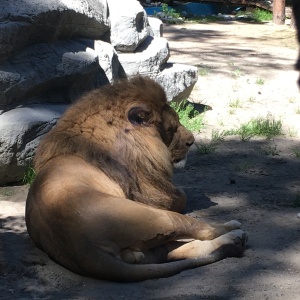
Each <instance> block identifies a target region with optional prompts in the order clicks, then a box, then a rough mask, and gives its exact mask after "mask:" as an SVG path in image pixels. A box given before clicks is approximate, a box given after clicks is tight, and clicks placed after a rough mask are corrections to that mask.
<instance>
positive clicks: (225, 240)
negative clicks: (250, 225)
mask: <svg viewBox="0 0 300 300" xmlns="http://www.w3.org/2000/svg"><path fill="white" fill-rule="evenodd" d="M247 241H248V235H247V233H246V232H245V231H244V230H241V229H235V230H233V231H230V232H228V233H226V234H223V235H221V236H220V237H218V238H216V239H215V240H214V242H215V243H216V245H215V246H216V248H217V250H216V251H218V252H220V254H221V255H222V256H223V257H232V256H239V255H241V254H242V252H243V250H244V249H245V247H246V244H247Z"/></svg>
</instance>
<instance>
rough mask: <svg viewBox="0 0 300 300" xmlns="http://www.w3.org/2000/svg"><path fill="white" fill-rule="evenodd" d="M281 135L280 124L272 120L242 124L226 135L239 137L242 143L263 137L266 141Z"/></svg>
mask: <svg viewBox="0 0 300 300" xmlns="http://www.w3.org/2000/svg"><path fill="white" fill-rule="evenodd" d="M281 134H282V123H281V121H276V120H274V119H263V118H256V119H252V120H250V121H249V122H247V123H245V124H242V125H241V126H240V127H239V128H238V129H235V130H229V131H228V132H227V135H239V136H240V137H241V140H242V141H248V140H250V139H251V138H252V137H254V136H265V137H267V138H268V139H270V138H272V137H274V136H278V135H281Z"/></svg>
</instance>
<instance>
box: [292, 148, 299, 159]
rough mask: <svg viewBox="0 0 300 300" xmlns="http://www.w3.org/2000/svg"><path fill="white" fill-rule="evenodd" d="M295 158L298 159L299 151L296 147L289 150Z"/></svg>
mask: <svg viewBox="0 0 300 300" xmlns="http://www.w3.org/2000/svg"><path fill="white" fill-rule="evenodd" d="M291 150H292V151H293V153H294V154H295V156H296V157H297V158H300V149H299V148H298V147H293V148H291Z"/></svg>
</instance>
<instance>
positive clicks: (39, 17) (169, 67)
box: [0, 0, 197, 185]
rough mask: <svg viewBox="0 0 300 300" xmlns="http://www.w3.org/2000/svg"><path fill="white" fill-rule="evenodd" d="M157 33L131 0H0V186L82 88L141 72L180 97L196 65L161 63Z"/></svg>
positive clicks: (16, 174) (21, 168) (165, 50)
mask: <svg viewBox="0 0 300 300" xmlns="http://www.w3.org/2000/svg"><path fill="white" fill-rule="evenodd" d="M161 36H162V22H161V21H159V20H157V19H155V18H150V19H149V21H148V17H147V15H146V13H145V11H144V10H143V8H142V6H141V5H140V3H139V2H138V1H137V0H126V1H118V0H48V1H44V0H30V1H29V0H1V1H0V185H3V184H6V183H11V182H14V181H18V180H20V179H22V177H23V174H24V172H25V171H26V170H27V169H28V167H29V166H30V164H31V162H32V158H33V155H34V151H35V148H36V146H37V145H38V143H39V141H40V139H41V138H42V136H43V135H44V134H45V133H47V132H48V131H49V130H50V129H51V128H52V127H53V126H55V124H56V121H57V120H58V118H59V117H60V116H61V114H62V113H63V111H64V110H65V108H66V107H67V106H68V105H69V104H70V102H73V101H75V100H76V99H77V98H78V97H80V96H81V95H82V94H83V93H84V92H86V91H88V90H91V89H93V88H96V87H99V86H101V85H104V84H109V83H112V82H114V80H116V79H118V78H121V77H128V76H136V75H147V76H150V77H151V78H153V79H154V80H156V81H157V82H159V83H160V84H161V85H162V86H163V87H164V88H165V90H166V92H167V97H168V100H169V101H171V100H173V99H175V100H181V99H183V98H187V97H188V96H189V93H190V92H191V90H192V88H193V86H194V84H195V82H196V80H197V68H196V67H191V66H186V65H173V64H170V63H167V61H168V59H169V55H170V54H169V46H168V42H167V40H166V39H164V38H162V37H161ZM99 101H101V100H99Z"/></svg>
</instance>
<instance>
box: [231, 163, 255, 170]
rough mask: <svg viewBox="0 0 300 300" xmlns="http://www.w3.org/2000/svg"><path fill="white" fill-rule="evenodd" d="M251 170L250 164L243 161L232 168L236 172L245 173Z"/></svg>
mask: <svg viewBox="0 0 300 300" xmlns="http://www.w3.org/2000/svg"><path fill="white" fill-rule="evenodd" d="M251 168H252V163H251V162H249V161H244V162H242V163H239V164H237V165H235V166H234V170H235V171H236V172H246V171H248V170H250V169H251Z"/></svg>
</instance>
